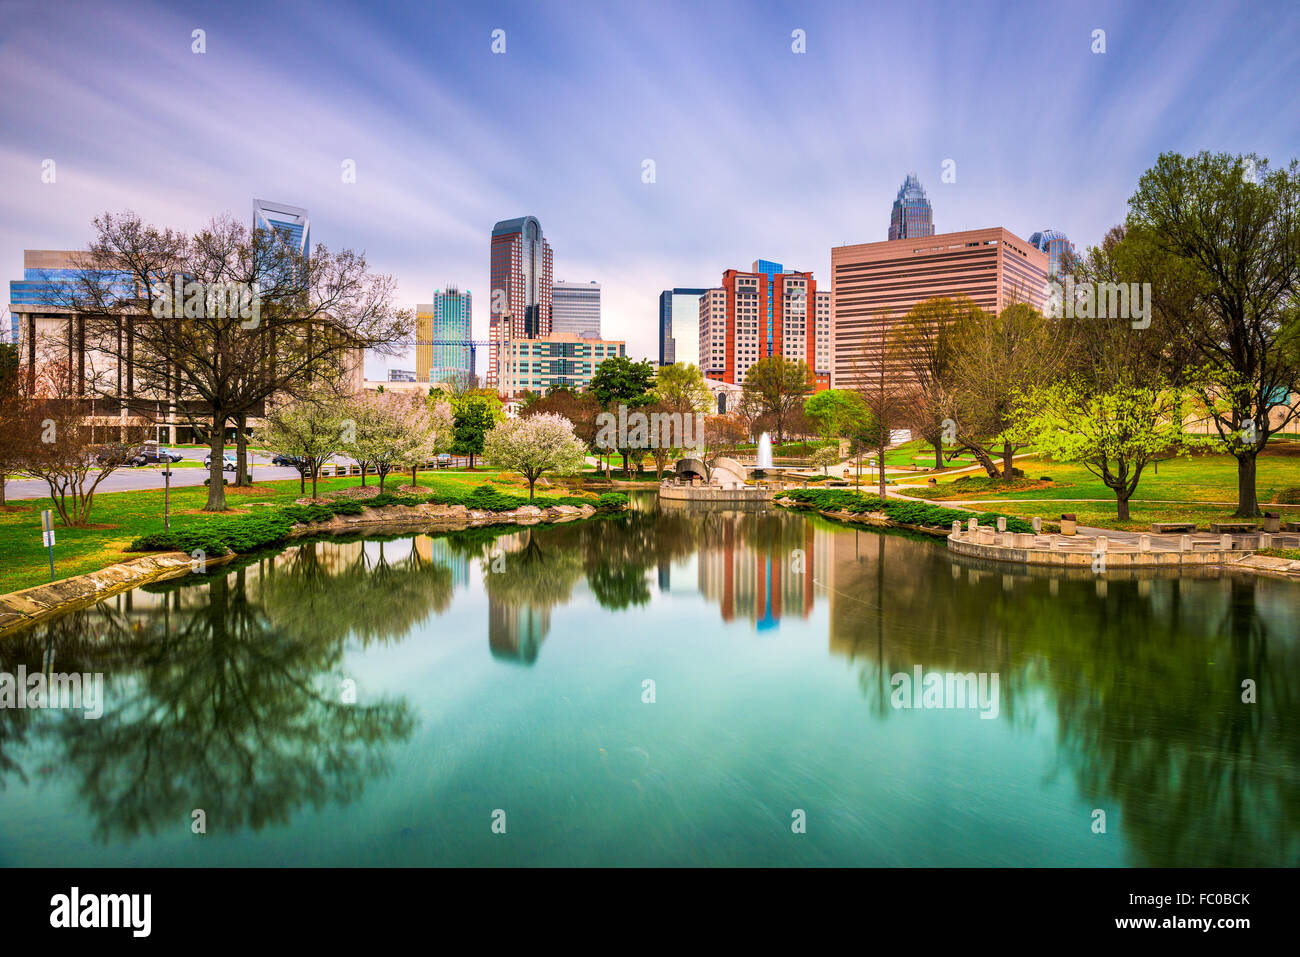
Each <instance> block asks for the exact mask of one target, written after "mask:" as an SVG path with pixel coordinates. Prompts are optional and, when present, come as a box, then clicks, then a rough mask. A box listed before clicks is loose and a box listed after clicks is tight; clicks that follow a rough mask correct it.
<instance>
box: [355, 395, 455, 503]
mask: <svg viewBox="0 0 1300 957" xmlns="http://www.w3.org/2000/svg"><path fill="white" fill-rule="evenodd" d="M426 399H427V397H426V396H423V395H420V394H419V393H399V392H382V393H374V394H367V395H363V396H360V397H358V398H357V399H356V400H355V401H353V402H352V403H351V404H350V405H349V407H348V415H347V417H346V418H345V419H344V422H343V424H344V427H345V432H346V438H347V439H349V441H347V442H346V443H345V444H344V450H345V451H346V452H347V453H348V454H349V455H351V456H352V457H353V458H355V459H357V460H358V461H362V462H369V463H370V466H371V467H372V468H373V469H374V470H375V474H376V475H378V476H379V491H380V492H381V493H382V492H383V491H384V482H385V480H386V479H387V478H388V473H389V472H391V471H393V470H394V469H397V468H408V467H409V468H410V469H411V475H412V482H414V475H415V469H416V468H418V467H419V466H420V464H421V463H423V462H426V461H428V459H429V457H430V456H431V455H432V454H433V451H432V450H433V449H434V448H436V447H440V446H442V445H443V444H445V443H446V442H447V441H449V440H450V433H451V426H450V424H449V423H450V410H449V409H447V410H443V411H435V408H436V409H442V406H445V405H446V403H441V404H440V405H439V406H437V407H434V408H431V407H430V406H429V404H428V403H427V401H426Z"/></svg>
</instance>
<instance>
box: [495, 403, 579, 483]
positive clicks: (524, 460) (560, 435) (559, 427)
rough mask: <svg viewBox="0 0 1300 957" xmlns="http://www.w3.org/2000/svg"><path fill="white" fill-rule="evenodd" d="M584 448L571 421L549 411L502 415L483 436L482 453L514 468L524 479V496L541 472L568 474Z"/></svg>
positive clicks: (508, 467)
mask: <svg viewBox="0 0 1300 957" xmlns="http://www.w3.org/2000/svg"><path fill="white" fill-rule="evenodd" d="M586 455H587V448H586V446H585V445H583V443H582V440H581V439H579V438H578V437H577V436H576V435H575V434H574V432H573V423H572V422H570V421H569V420H568V419H566V418H565V417H564V416H562V415H556V414H555V413H553V412H548V413H543V414H541V415H530V416H528V417H526V418H520V419H506V420H505V421H504V422H501V423H498V424H497V425H496V427H495V428H493V429H492V431H491V432H489V433H488V434H487V436H486V437H485V438H484V440H483V457H484V458H486V459H488V460H489V461H490V462H491V463H492V464H493V465H496V466H498V467H500V468H503V469H505V470H507V471H510V472H518V473H519V474H520V475H522V476H523V477H524V478H526V479H527V480H528V500H529V501H530V502H531V501H532V500H533V486H534V485H536V483H537V480H538V479H539V478H541V477H542V475H543V473H545V472H555V473H556V474H558V475H572V474H574V473H576V472H578V471H580V470H581V469H582V467H583V465H584V464H586Z"/></svg>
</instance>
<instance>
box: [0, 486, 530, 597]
mask: <svg viewBox="0 0 1300 957" xmlns="http://www.w3.org/2000/svg"><path fill="white" fill-rule="evenodd" d="M410 478H411V476H410V473H405V474H399V473H392V474H390V475H389V476H388V479H387V482H386V483H385V488H386V489H387V490H389V491H396V489H397V486H399V485H403V484H405V483H407V482H409V481H410ZM419 478H420V484H421V485H423V486H427V487H428V488H431V489H433V490H435V491H437V490H467V489H469V488H473V487H474V486H475V485H480V484H482V483H483V482H484V481H486V480H488V479H491V480H493V481H495V482H496V483H497V485H498V487H499V488H501V489H502V490H503V491H510V492H514V493H517V494H523V495H525V496H527V494H528V484H527V483H526V482H524V481H523V480H522V479H520V478H519V477H518V476H517V475H503V474H502V473H500V472H497V471H494V470H488V469H476V470H474V471H472V472H470V471H468V470H463V469H439V470H437V471H436V472H434V471H428V472H421V473H419ZM360 484H361V479H360V477H359V476H348V477H344V478H327V479H321V480H320V483H319V485H318V486H317V494H321V495H323V494H324V493H326V492H330V491H333V490H335V489H341V488H349V487H351V486H354V485H360ZM366 484H367V485H375V484H377V480H376V479H375V477H374V476H373V475H372V476H368V477H367V479H366ZM301 494H302V493H301V492H299V491H298V482H297V480H296V479H295V480H290V481H276V482H256V483H255V484H254V485H252V486H251V487H247V488H235V487H228V488H227V489H226V504H227V505H228V506H229V507H230V511H228V512H223V513H210V512H204V511H202V509H203V504H204V503H205V502H206V501H207V498H208V490H207V488H205V487H204V486H197V487H192V488H173V489H172V490H171V521H172V528H177V527H182V526H184V525H187V524H190V523H192V522H200V521H204V520H206V519H209V518H213V517H215V516H216V515H219V514H220V515H235V514H241V513H247V512H249V511H251V510H256V508H257V507H258V505H257V503H269V504H275V505H290V504H292V503H293V501H294V500H295V499H297V498H299V497H300V496H301ZM307 494H308V495H310V494H311V483H310V482H308V483H307ZM46 508H51V503H50V500H49V499H48V498H39V499H30V500H24V501H20V502H15V503H12V504H10V505H7V506H4V507H0V594H5V593H8V592H11V591H17V590H18V589H20V588H28V587H30V586H32V585H40V584H42V583H44V582H48V581H49V580H50V564H49V562H50V559H49V551H48V550H47V549H46V548H45V547H44V546H43V545H42V544H41V510H42V509H46ZM162 509H163V492H162V489H158V490H157V491H153V490H149V491H135V492H101V493H100V494H98V495H96V496H95V503H94V508H93V509H92V510H91V513H90V520H91V525H90V527H88V528H64V527H63V526H61V525H56V526H55V538H56V544H55V546H54V577H55V578H68V577H71V576H73V575H83V574H85V573H86V572H92V571H95V570H96V569H99V568H103V567H105V566H106V565H112V564H113V563H115V562H120V561H126V560H128V559H131V558H138V557H139V553H137V552H127V551H126V547H127V546H128V545H129V544H130V543H131V540H132V539H134V538H137V537H138V536H140V535H147V534H149V533H151V532H161V531H162V530H163V516H162Z"/></svg>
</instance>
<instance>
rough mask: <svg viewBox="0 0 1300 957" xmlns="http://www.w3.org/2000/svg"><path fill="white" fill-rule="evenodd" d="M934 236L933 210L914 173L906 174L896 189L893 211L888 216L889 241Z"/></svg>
mask: <svg viewBox="0 0 1300 957" xmlns="http://www.w3.org/2000/svg"><path fill="white" fill-rule="evenodd" d="M933 235H934V210H933V209H932V208H931V207H930V200H929V199H927V198H926V195H925V190H924V189H922V188H921V181H920V180H918V179H917V178H916V174H915V173H908V174H907V178H906V179H905V180H903V185H902V186H900V187H899V188H898V197H897V198H896V199H895V200H894V210H893V212H892V213H890V215H889V238H890V239H916V238H917V237H918V236H933Z"/></svg>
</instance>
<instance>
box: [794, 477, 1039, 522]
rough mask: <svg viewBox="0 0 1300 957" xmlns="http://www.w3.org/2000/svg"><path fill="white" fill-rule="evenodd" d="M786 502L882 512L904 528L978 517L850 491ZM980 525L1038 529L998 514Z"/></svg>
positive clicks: (802, 493)
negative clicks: (1001, 520) (1004, 524)
mask: <svg viewBox="0 0 1300 957" xmlns="http://www.w3.org/2000/svg"><path fill="white" fill-rule="evenodd" d="M782 495H783V496H784V497H785V498H789V499H793V500H794V501H795V502H797V503H799V504H800V505H807V506H809V507H811V508H815V509H817V510H818V511H827V512H839V511H845V512H849V513H851V514H854V515H861V514H863V513H865V512H881V513H883V514H884V515H885V517H886V518H888V519H889V520H890V521H891V522H898V523H899V524H901V525H920V526H923V527H925V528H949V527H951V525H952V523H953V522H954V521H957V522H961V523H962V524H963V525H964V524H966V522H967V521H968V520H969V519H970V518H971V517H972V515H973V514H974V513H972V512H967V511H962V510H960V509H955V508H944V507H942V506H940V505H932V504H930V503H929V502H905V501H902V500H900V499H882V498H880V496H878V495H863V494H861V493H860V492H852V491H848V490H847V489H831V488H808V489H791V490H789V491H786V492H783V493H782ZM974 517H975V519H976V521H977V522H978V523H979V524H980V525H989V526H993V527H996V526H997V521H998V519H999V518H1005V519H1006V520H1007V531H1009V532H1032V531H1033V530H1034V527H1033V525H1032V524H1030V523H1029V522H1027V521H1025V520H1024V519H1023V518H1017V517H1015V516H1013V515H1002V514H1000V513H998V512H980V513H978V514H974Z"/></svg>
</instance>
